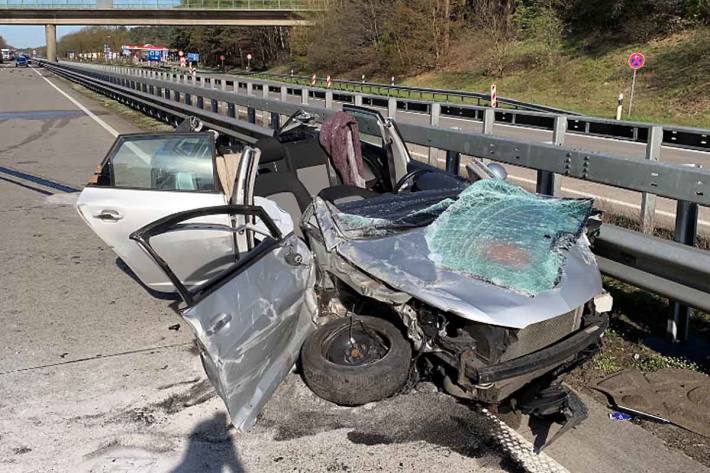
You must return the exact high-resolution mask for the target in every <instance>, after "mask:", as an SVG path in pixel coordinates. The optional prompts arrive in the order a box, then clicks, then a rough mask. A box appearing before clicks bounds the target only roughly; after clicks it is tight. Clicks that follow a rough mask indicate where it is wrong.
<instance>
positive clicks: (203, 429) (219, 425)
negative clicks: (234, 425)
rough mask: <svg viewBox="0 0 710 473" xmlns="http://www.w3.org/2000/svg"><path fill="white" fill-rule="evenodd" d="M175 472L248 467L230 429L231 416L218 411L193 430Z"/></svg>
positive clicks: (234, 470) (214, 471) (218, 471)
mask: <svg viewBox="0 0 710 473" xmlns="http://www.w3.org/2000/svg"><path fill="white" fill-rule="evenodd" d="M171 471H172V473H192V472H196V471H199V472H202V473H223V472H232V473H241V472H243V471H244V467H243V466H242V463H241V462H240V461H239V456H238V454H237V451H236V449H235V448H234V442H233V440H232V436H231V435H230V433H229V429H228V423H227V416H226V414H225V413H224V412H220V413H217V414H215V416H214V417H212V418H211V419H209V420H206V421H204V422H200V423H199V424H197V426H195V428H194V429H193V430H192V433H190V440H189V443H188V446H187V451H186V452H185V456H184V457H183V459H182V462H180V464H179V465H178V466H176V467H175V468H174V469H173V470H171Z"/></svg>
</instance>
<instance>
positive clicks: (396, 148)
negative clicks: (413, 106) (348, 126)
mask: <svg viewBox="0 0 710 473" xmlns="http://www.w3.org/2000/svg"><path fill="white" fill-rule="evenodd" d="M343 112H346V113H349V114H350V115H352V116H353V117H354V118H355V119H356V120H357V122H358V128H359V129H360V139H361V140H363V141H366V142H368V143H370V144H371V145H374V146H376V147H381V148H383V150H384V152H385V154H386V156H387V166H388V168H389V174H390V175H389V180H390V183H391V185H392V187H393V188H394V186H395V185H396V184H397V183H398V182H399V181H400V179H402V178H403V177H404V176H405V175H407V173H408V172H409V163H410V161H411V160H412V159H411V156H410V154H409V150H408V149H407V145H406V143H405V142H404V140H403V139H402V136H401V134H400V132H399V129H398V128H397V124H396V122H395V121H394V120H392V119H390V118H384V117H383V116H382V115H381V114H380V113H379V112H378V111H376V110H371V109H369V108H365V107H358V106H355V105H348V104H344V105H343Z"/></svg>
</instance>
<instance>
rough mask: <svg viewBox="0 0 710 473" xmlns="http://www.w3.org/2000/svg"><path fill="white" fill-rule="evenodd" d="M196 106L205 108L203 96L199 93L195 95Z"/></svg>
mask: <svg viewBox="0 0 710 473" xmlns="http://www.w3.org/2000/svg"><path fill="white" fill-rule="evenodd" d="M197 108H199V109H200V110H202V109H203V108H205V98H204V97H203V96H201V95H198V96H197Z"/></svg>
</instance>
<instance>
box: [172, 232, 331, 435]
mask: <svg viewBox="0 0 710 473" xmlns="http://www.w3.org/2000/svg"><path fill="white" fill-rule="evenodd" d="M294 253H297V254H299V255H301V258H302V261H301V262H300V263H299V264H295V265H294V263H293V259H292V258H287V256H288V255H289V254H291V255H293V254H294ZM289 260H290V261H291V262H289ZM314 282H315V264H314V259H313V257H312V255H311V253H310V251H309V250H308V247H307V246H306V245H305V243H304V242H303V241H301V240H300V239H299V238H298V237H296V236H294V235H290V236H289V237H287V238H286V239H285V240H284V242H283V244H281V245H279V246H278V247H276V248H275V249H273V250H272V251H271V252H269V253H267V254H266V255H264V256H262V257H261V258H260V259H259V260H258V261H256V262H254V263H253V264H252V265H250V266H249V267H248V268H246V269H245V270H244V271H243V272H241V273H239V274H237V275H236V276H234V277H231V278H230V279H229V280H228V281H227V282H226V283H225V284H224V285H223V286H221V287H219V288H218V289H216V290H214V291H213V292H211V293H210V294H208V295H207V296H206V297H204V298H203V299H202V300H200V301H199V302H197V303H196V304H195V305H194V306H192V307H189V308H187V309H186V310H185V311H184V312H183V314H182V315H183V317H184V319H185V320H186V321H187V323H188V324H189V325H190V327H191V328H192V330H193V332H194V334H195V336H196V338H197V339H198V341H199V345H200V348H201V355H202V359H203V364H204V366H205V371H206V372H207V375H208V377H209V378H210V381H211V382H212V384H213V385H214V386H215V388H216V390H217V392H218V393H219V395H220V397H222V399H223V400H224V403H225V404H226V406H227V409H228V411H229V414H230V417H231V419H232V423H233V424H234V426H235V427H236V428H237V429H239V430H241V431H244V430H247V429H249V428H250V427H251V426H252V425H253V424H254V422H255V421H256V416H257V415H258V414H259V412H260V410H261V408H262V407H263V405H264V404H265V403H266V401H268V400H269V398H270V397H271V395H272V394H273V392H274V390H275V389H276V387H277V386H278V385H279V384H280V383H281V381H282V380H283V379H284V377H285V376H286V375H287V374H288V372H289V371H290V369H291V367H292V366H293V365H294V363H295V362H296V359H297V358H298V353H299V351H300V349H301V345H302V344H303V342H304V341H305V339H306V338H307V337H308V335H309V334H310V333H311V332H312V331H313V330H315V328H316V325H315V324H314V319H315V317H316V316H317V312H318V308H317V302H316V295H315V292H314V289H313V287H314Z"/></svg>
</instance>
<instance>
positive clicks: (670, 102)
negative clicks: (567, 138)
mask: <svg viewBox="0 0 710 473" xmlns="http://www.w3.org/2000/svg"><path fill="white" fill-rule="evenodd" d="M478 49H479V50H480V49H484V50H485V49H486V48H484V47H482V48H478ZM637 50H640V51H643V52H644V54H645V55H646V64H647V65H646V67H645V68H643V69H641V70H640V71H639V73H638V76H637V82H636V90H635V96H634V106H633V114H632V116H631V117H630V119H631V120H636V121H645V122H658V123H673V124H679V125H686V126H694V127H699V128H710V74H708V72H709V71H710V55H708V54H707V51H709V50H710V28H707V27H705V28H698V29H695V30H689V31H685V32H683V33H678V34H675V35H671V36H668V37H666V38H663V39H659V40H655V41H652V42H649V43H645V44H630V45H623V46H611V47H609V46H608V45H607V46H606V47H603V46H601V45H600V46H599V47H598V48H597V49H595V50H589V48H583V47H581V46H579V45H575V44H567V45H566V46H564V47H563V48H562V49H561V50H560V51H559V52H558V53H556V55H555V56H554V57H553V58H552V59H546V60H544V62H543V63H542V64H541V63H540V61H539V59H538V58H536V56H535V54H537V52H536V51H535V48H534V47H533V46H532V45H530V44H529V43H522V42H521V43H510V44H509V45H508V46H507V47H506V48H505V49H504V50H503V51H502V52H500V54H498V55H497V56H496V57H494V58H491V54H492V53H490V52H488V53H487V55H485V54H484V53H482V52H478V50H472V52H471V55H469V56H468V57H469V58H470V59H469V60H466V61H465V62H463V63H459V64H456V65H454V66H447V67H443V68H441V69H440V70H438V71H434V72H429V73H425V74H422V75H419V76H416V77H412V78H409V79H408V80H406V81H405V82H406V83H407V84H409V85H415V86H426V87H434V88H447V89H457V90H469V91H478V92H485V91H487V90H489V88H490V84H491V83H493V82H495V83H496V85H497V89H498V95H499V96H504V97H509V98H515V99H518V100H523V101H526V102H533V103H539V104H544V105H548V106H552V107H558V108H563V109H569V110H574V111H578V112H581V113H584V114H588V115H594V116H601V117H607V118H612V117H613V116H614V114H615V111H616V97H617V95H618V94H619V93H620V92H623V93H624V96H625V97H626V98H625V102H624V103H625V107H624V119H628V117H627V113H626V112H627V106H628V102H629V94H630V87H631V77H632V72H631V69H630V68H629V67H628V66H627V65H626V60H627V58H628V55H629V53H631V52H633V51H637ZM491 62H494V63H495V64H496V65H497V66H499V67H500V69H502V72H500V73H495V74H494V73H491V72H490V71H491Z"/></svg>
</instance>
